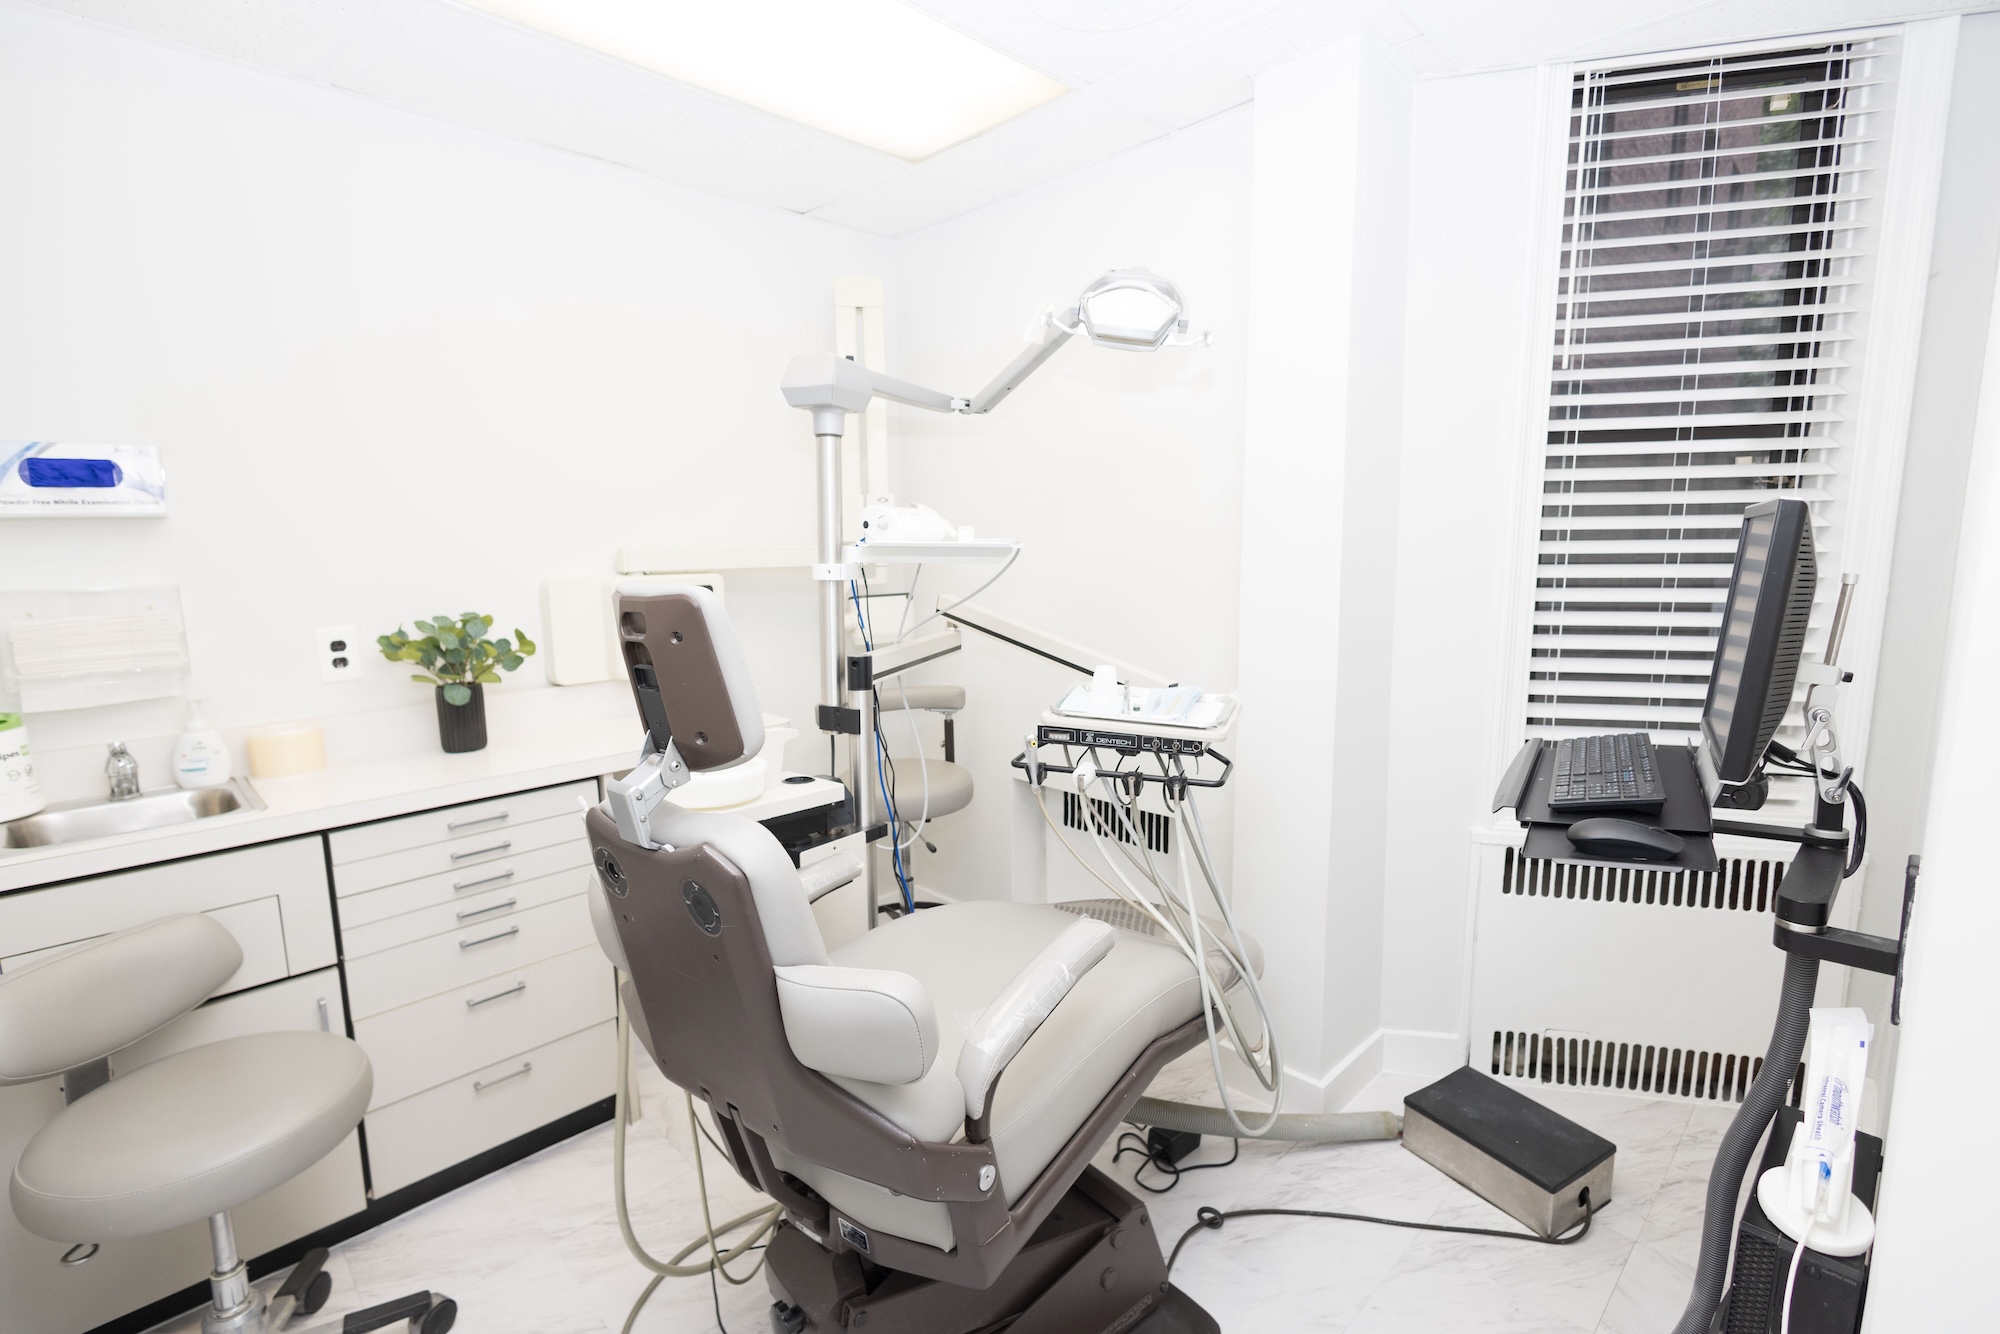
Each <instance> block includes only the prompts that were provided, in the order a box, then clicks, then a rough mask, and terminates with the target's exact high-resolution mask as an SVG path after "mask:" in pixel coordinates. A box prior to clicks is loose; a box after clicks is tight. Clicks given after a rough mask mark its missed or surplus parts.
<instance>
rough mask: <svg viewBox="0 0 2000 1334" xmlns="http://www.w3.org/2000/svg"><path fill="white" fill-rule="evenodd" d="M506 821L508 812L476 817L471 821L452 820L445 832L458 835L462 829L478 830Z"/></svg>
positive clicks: (496, 812) (446, 826)
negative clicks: (483, 826) (486, 825)
mask: <svg viewBox="0 0 2000 1334" xmlns="http://www.w3.org/2000/svg"><path fill="white" fill-rule="evenodd" d="M506 819H507V812H505V811H495V812H494V813H493V814H491V815H481V816H476V817H474V818H473V819H470V820H452V821H450V822H448V823H447V824H446V825H445V832H446V833H450V834H456V833H457V832H458V831H459V830H461V829H477V828H479V826H481V825H483V824H502V823H504V822H505V821H506Z"/></svg>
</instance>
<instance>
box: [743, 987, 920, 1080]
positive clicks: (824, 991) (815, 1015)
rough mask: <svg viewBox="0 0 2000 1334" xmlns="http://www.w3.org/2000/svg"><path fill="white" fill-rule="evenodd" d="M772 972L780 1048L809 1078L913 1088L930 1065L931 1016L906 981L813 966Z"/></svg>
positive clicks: (915, 991) (917, 992)
mask: <svg viewBox="0 0 2000 1334" xmlns="http://www.w3.org/2000/svg"><path fill="white" fill-rule="evenodd" d="M771 971H772V972H773V973H775V974H776V975H777V979H778V1012H779V1014H780V1015H782V1016H783V1018H784V1021H785V1040H786V1041H787V1042H788V1043H790V1044H791V1048H792V1055H793V1056H796V1057H797V1058H798V1061H799V1064H800V1065H803V1066H805V1067H806V1068H807V1069H808V1070H817V1071H819V1072H820V1073H821V1074H823V1075H842V1076H844V1077H846V1078H849V1079H865V1080H868V1081H869V1082H870V1083H875V1084H914V1083H915V1082H916V1081H917V1080H919V1079H922V1078H923V1077H924V1075H925V1073H926V1072H928V1071H929V1070H930V1068H931V1062H933V1061H935V1060H936V1059H937V1052H938V1033H937V1008H936V1007H935V1006H934V1005H933V1004H932V1003H931V995H930V992H928V991H926V990H925V989H924V984H923V983H921V982H919V981H917V979H916V978H914V977H911V976H910V975H909V974H908V973H898V972H893V971H891V970H889V969H886V968H841V967H838V966H836V965H833V964H819V963H799V964H786V965H783V966H781V967H778V968H773V969H772V970H771Z"/></svg>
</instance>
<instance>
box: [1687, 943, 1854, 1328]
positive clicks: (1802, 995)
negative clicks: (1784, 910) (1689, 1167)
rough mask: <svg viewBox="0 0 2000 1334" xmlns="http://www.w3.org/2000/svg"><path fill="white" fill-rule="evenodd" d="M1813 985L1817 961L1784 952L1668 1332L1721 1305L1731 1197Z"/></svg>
mask: <svg viewBox="0 0 2000 1334" xmlns="http://www.w3.org/2000/svg"><path fill="white" fill-rule="evenodd" d="M1818 985H1819V960H1817V959H1808V958H1806V957H1805V956H1804V955H1802V954H1787V955H1786V956H1785V985H1784V989H1783V990H1782V991H1781V992H1780V993H1779V995H1778V1022H1777V1025H1776V1026H1775V1027H1774V1028H1773V1029H1772V1030H1771V1049H1770V1050H1769V1051H1768V1052H1766V1053H1765V1054H1764V1068H1763V1069H1762V1070H1759V1071H1758V1072H1757V1078H1756V1080H1755V1081H1754V1082H1752V1084H1751V1085H1750V1094H1749V1096H1748V1097H1746V1098H1744V1099H1743V1106H1742V1107H1740V1108H1738V1109H1737V1112H1736V1119H1735V1120H1734V1121H1731V1122H1730V1123H1729V1133H1728V1134H1726V1135H1724V1136H1723V1137H1722V1147H1721V1148H1720V1149H1718V1150H1716V1154H1715V1166H1714V1167H1713V1168H1711V1169H1710V1170H1709V1174H1708V1204H1707V1208H1706V1210H1705V1211H1704V1213H1703V1215H1702V1221H1701V1254H1700V1258H1699V1259H1698V1260H1697V1261H1696V1263H1695V1271H1694V1291H1693V1292H1691V1293H1690V1294H1689V1295H1688V1304H1687V1310H1685V1311H1683V1312H1682V1313H1681V1319H1680V1323H1679V1324H1677V1325H1675V1326H1674V1334H1708V1332H1709V1326H1710V1325H1711V1324H1712V1323H1713V1322H1714V1320H1715V1310H1716V1307H1718V1306H1720V1305H1721V1304H1722V1282H1723V1279H1724V1278H1726V1277H1727V1276H1728V1273H1729V1239H1730V1234H1731V1233H1732V1232H1733V1231H1734V1230H1735V1228H1736V1196H1737V1192H1738V1191H1740V1190H1741V1189H1742V1187H1743V1174H1744V1173H1745V1172H1746V1171H1748V1170H1749V1168H1750V1155H1751V1154H1753V1153H1755V1152H1756V1151H1757V1142H1758V1141H1759V1140H1761V1139H1763V1138H1764V1131H1765V1129H1766V1128H1767V1127H1769V1125H1770V1124H1771V1118H1772V1117H1774V1116H1776V1115H1777V1114H1778V1104H1779V1103H1780V1102H1781V1101H1783V1099H1784V1096H1785V1085H1786V1084H1787V1083H1789V1082H1790V1081H1791V1078H1792V1076H1793V1075H1794V1074H1795V1073H1796V1072H1797V1071H1798V1068H1799V1056H1800V1054H1801V1053H1802V1052H1804V1051H1805V1046H1806V1025H1807V1022H1808V1020H1809V1018H1810V1015H1811V1013H1812V1003H1813V991H1814V989H1815V988H1816V987H1817V986H1818Z"/></svg>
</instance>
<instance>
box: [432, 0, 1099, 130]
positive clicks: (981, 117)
mask: <svg viewBox="0 0 2000 1334" xmlns="http://www.w3.org/2000/svg"><path fill="white" fill-rule="evenodd" d="M467 3H470V4H471V5H472V6H473V7H474V8H477V9H483V10H485V11H486V12H487V13H489V14H494V15H496V16H498V17H500V18H504V19H508V20H510V21H512V22H515V23H519V24H522V25H523V26H525V27H530V28H535V29H538V30H539V31H542V32H546V33H549V34H551V35H552V36H556V37H561V38H563V39H565V40H567V41H571V42H575V43H576V44H577V45H579V46H587V47H589V48H591V49H592V50H594V51H601V52H603V53H604V54H605V55H608V56H614V57H616V58H618V59H620V60H625V61H629V62H631V63H632V64H634V65H640V66H644V67H645V68H647V69H651V70H657V71H658V72H659V73H661V74H665V75H668V76H670V77H672V78H675V79H679V80H681V81H682V82H684V83H691V84H693V85H695V86H696V87H698V88H706V89H707V90H708V91H709V92H712V93H718V94H720V95H722V96H723V97H728V98H733V99H735V100H736V101H738V102H747V103H749V104H750V105H751V106H754V107H758V108H761V109H762V110H765V111H768V112H771V113H772V114H773V115H778V116H783V117H785V118H787V119H788V120H795V121H799V122H801V123H803V124H806V125H811V126H813V127H815V128H817V129H822V130H825V131H827V132H828V133H830V134H837V135H839V136H840V137H841V138H843V139H851V140H853V141H854V142H855V143H858V144H866V145H867V146H868V147H870V148H876V149H880V150H881V151H882V152H885V153H892V154H894V155H895V156H897V157H899V158H903V159H905V160H906V161H910V162H917V161H921V160H922V159H924V158H927V157H929V156H930V155H931V154H933V153H937V152H941V151H942V150H944V149H947V148H949V147H951V146H952V145H953V144H956V143H961V142H963V141H964V140H967V139H970V138H972V137H973V136H974V135H977V134H981V133H984V132H985V131H987V130H990V129H992V128H993V127H994V126H995V125H998V124H1000V123H1001V122H1002V121H1006V120H1011V119H1013V118H1014V117H1015V116H1018V115H1020V114H1021V113H1022V112H1024V111H1027V110H1029V109H1030V108H1032V107H1037V106H1040V105H1041V104H1042V103H1044V102H1047V101H1049V100H1051V99H1052V98H1056V97H1060V96H1061V95H1062V94H1063V93H1065V92H1067V91H1068V89H1067V88H1066V87H1065V86H1064V85H1063V84H1061V83H1059V82H1057V81H1056V80H1054V79H1052V78H1050V77H1049V76H1047V75H1046V74H1043V73H1041V72H1039V71H1037V70H1032V69H1029V68H1028V67H1027V66H1026V65H1023V64H1021V63H1020V62H1019V61H1017V60H1013V59H1011V58H1010V57H1008V56H1004V55H1002V54H1000V52H998V51H995V50H993V49H992V48H991V47H988V46H983V45H981V44H980V43H978V42H976V41H974V40H973V39H972V38H970V37H967V36H966V35H965V34H964V33H962V32H959V31H958V30H957V29H955V28H951V27H948V26H946V25H945V24H943V23H940V22H939V21H938V20H936V19H934V18H932V17H931V16H930V15H928V14H922V13H919V12H917V11H916V10H914V9H911V8H909V7H908V6H906V5H902V4H899V3H897V0H841V3H839V4H830V3H827V2H826V0H467Z"/></svg>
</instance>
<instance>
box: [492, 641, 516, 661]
mask: <svg viewBox="0 0 2000 1334" xmlns="http://www.w3.org/2000/svg"><path fill="white" fill-rule="evenodd" d="M513 651H514V646H513V645H512V644H510V643H508V642H507V641H506V640H504V639H496V640H494V641H493V652H494V654H495V656H497V657H502V658H504V657H506V656H507V655H508V654H509V653H512V652H513Z"/></svg>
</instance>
